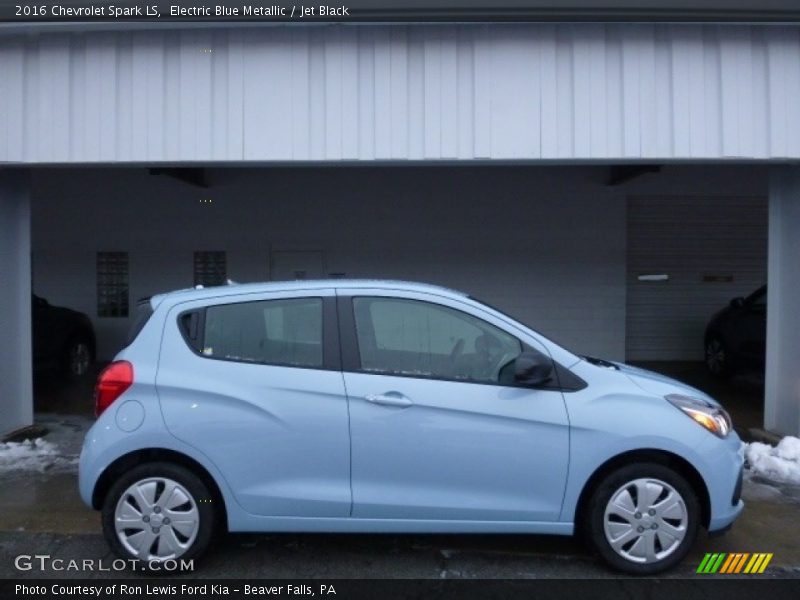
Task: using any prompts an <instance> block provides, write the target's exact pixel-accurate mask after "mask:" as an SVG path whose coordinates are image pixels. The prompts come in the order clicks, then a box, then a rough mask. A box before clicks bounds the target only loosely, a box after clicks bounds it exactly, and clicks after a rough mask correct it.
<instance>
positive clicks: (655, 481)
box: [587, 463, 700, 575]
mask: <svg viewBox="0 0 800 600" xmlns="http://www.w3.org/2000/svg"><path fill="white" fill-rule="evenodd" d="M587 517H588V518H587V529H588V532H587V533H588V537H589V540H590V541H591V543H592V545H593V546H594V548H595V549H596V550H597V552H598V553H599V554H600V556H601V557H602V558H603V559H604V560H605V561H606V562H607V563H608V564H610V565H611V566H612V567H614V568H616V569H619V570H620V571H625V572H627V573H633V574H637V575H649V574H652V573H658V572H660V571H663V570H665V569H668V568H670V567H672V566H674V565H676V564H677V563H678V562H680V561H681V559H683V557H684V556H686V553H687V552H689V549H690V548H691V546H692V544H693V543H694V540H695V539H696V537H697V531H698V526H699V521H700V505H699V502H698V500H697V497H696V495H695V493H694V491H693V490H692V487H691V486H690V485H689V483H688V482H687V481H686V479H684V477H683V476H681V475H680V474H679V473H677V472H675V471H674V470H672V469H670V468H668V467H666V466H664V465H660V464H657V463H635V464H631V465H627V466H625V467H622V468H620V469H619V470H617V471H615V472H613V473H612V474H611V475H610V476H609V477H607V478H606V479H605V481H603V482H602V483H601V484H600V485H599V486H598V487H597V488H596V489H595V490H594V492H593V494H592V496H591V500H590V502H589V506H588V515H587Z"/></svg>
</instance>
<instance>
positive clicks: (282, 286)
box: [151, 279, 466, 305]
mask: <svg viewBox="0 0 800 600" xmlns="http://www.w3.org/2000/svg"><path fill="white" fill-rule="evenodd" d="M331 288H336V289H358V288H377V289H387V290H398V291H406V292H434V293H437V294H439V295H447V296H456V297H461V298H463V297H464V296H466V294H465V293H463V292H459V291H457V290H453V289H449V288H446V287H442V286H439V285H433V284H430V283H418V282H412V281H394V280H388V279H313V280H311V279H303V280H298V281H265V282H260V283H231V284H229V285H221V286H212V287H196V288H188V289H182V290H175V291H171V292H166V293H163V294H158V295H155V296H153V297H152V298H151V302H152V303H153V305H158V304H160V303H161V301H162V300H166V299H169V300H171V301H179V302H186V301H191V300H202V299H203V298H219V297H224V296H236V295H239V294H256V293H259V292H293V291H300V290H319V289H331Z"/></svg>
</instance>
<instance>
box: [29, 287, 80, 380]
mask: <svg viewBox="0 0 800 600" xmlns="http://www.w3.org/2000/svg"><path fill="white" fill-rule="evenodd" d="M32 319H33V366H34V370H35V371H36V372H42V371H46V372H57V373H59V374H61V375H63V376H65V377H67V378H69V379H79V378H81V377H83V376H85V375H86V374H88V373H89V370H90V368H91V366H92V363H93V362H94V358H95V337H94V329H93V328H92V322H91V321H90V320H89V317H87V316H86V315H85V314H83V313H80V312H78V311H76V310H72V309H70V308H64V307H63V306H53V305H51V304H50V303H49V302H48V301H47V300H45V299H44V298H40V297H39V296H36V295H34V296H33V307H32Z"/></svg>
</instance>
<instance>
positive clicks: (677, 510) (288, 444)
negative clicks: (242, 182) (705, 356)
mask: <svg viewBox="0 0 800 600" xmlns="http://www.w3.org/2000/svg"><path fill="white" fill-rule="evenodd" d="M140 312H141V314H140V318H139V320H138V322H137V326H136V327H135V329H134V333H133V340H132V341H131V342H130V344H129V345H128V347H127V348H125V349H124V350H123V351H122V352H121V353H120V354H119V355H118V356H117V357H116V360H115V361H114V362H113V363H112V364H111V365H110V366H109V367H108V368H107V369H106V370H105V371H104V372H103V373H102V374H101V375H100V378H99V380H98V383H97V389H96V404H97V413H98V420H97V423H95V425H94V426H93V427H92V429H91V430H90V431H89V433H88V434H87V436H86V440H85V443H84V447H83V451H82V453H81V459H80V491H81V496H82V497H83V500H84V501H85V502H86V503H87V504H88V505H90V506H92V507H94V508H95V509H99V510H101V511H102V522H103V529H104V532H105V537H106V539H107V540H108V543H109V544H110V545H111V547H112V548H113V550H114V551H115V552H116V553H117V554H119V555H120V556H122V557H124V558H138V559H141V560H143V561H145V562H147V563H150V562H151V561H164V560H167V559H170V558H184V559H189V558H192V557H196V556H198V555H199V554H200V553H201V552H202V551H203V550H204V549H205V548H206V547H207V546H208V544H209V541H210V539H211V535H212V532H213V531H214V530H215V529H217V528H227V529H228V530H229V531H253V532H275V531H297V532H300V531H303V532H430V533H434V532H463V533H468V532H469V533H475V532H502V533H546V534H560V535H570V534H572V533H574V532H576V531H582V532H583V533H585V534H586V537H587V538H588V539H589V540H590V542H591V544H592V545H593V546H594V548H595V549H596V550H597V552H598V553H599V554H600V555H601V556H602V557H603V558H604V559H605V560H606V561H607V562H608V563H609V564H610V565H612V566H613V567H616V568H618V569H622V570H624V571H629V572H633V573H654V572H657V571H659V570H662V569H665V568H668V567H670V566H671V565H674V564H675V563H677V562H678V561H680V560H681V558H682V557H683V556H684V555H685V554H686V553H687V551H688V550H689V547H690V546H691V544H692V542H693V541H694V539H695V537H696V535H697V531H698V528H699V527H701V526H702V527H705V528H706V529H708V530H709V531H711V532H714V531H720V530H724V529H725V528H727V527H728V526H729V525H730V524H731V523H732V522H733V521H734V519H736V517H737V516H738V515H739V513H740V512H741V510H742V507H743V503H742V501H741V500H740V499H739V490H740V487H741V472H742V463H743V458H742V452H741V450H740V446H741V444H740V442H739V438H738V437H737V435H736V433H735V432H733V431H732V430H731V423H730V419H729V417H728V415H727V413H726V412H725V411H724V410H723V409H722V408H721V407H720V406H719V405H718V404H717V403H716V402H715V401H714V400H712V399H711V398H709V397H708V396H707V395H706V394H704V393H703V392H701V391H699V390H696V389H693V388H690V387H688V386H686V385H683V384H681V383H679V382H677V381H674V380H671V379H667V378H665V377H662V376H660V375H656V374H654V373H651V372H648V371H644V370H640V369H635V368H631V367H628V366H625V365H622V364H617V363H610V362H606V361H601V360H597V359H588V358H582V357H579V356H576V355H574V354H572V353H571V352H569V351H567V350H565V349H564V348H562V347H560V346H558V345H557V344H555V343H553V342H552V341H550V340H549V339H547V338H546V337H544V336H542V335H540V334H538V333H536V332H535V331H533V330H531V329H529V328H528V327H526V326H524V325H522V324H520V323H518V322H516V321H514V320H512V319H511V318H509V317H508V316H506V315H504V314H502V313H500V312H498V311H496V310H494V309H492V308H490V307H488V306H486V305H484V304H481V303H479V302H477V301H475V300H473V299H471V298H469V297H468V296H466V295H463V294H460V293H458V292H454V291H451V290H447V289H443V288H439V287H434V286H428V285H419V284H409V283H396V282H384V281H372V282H370V281H345V280H333V281H321V282H308V281H303V282H293V283H269V284H248V285H234V286H227V287H217V288H210V289H205V290H186V291H178V292H173V293H169V294H165V295H160V296H156V297H153V298H152V299H150V300H149V301H147V302H145V303H144V304H142V305H141V306H140Z"/></svg>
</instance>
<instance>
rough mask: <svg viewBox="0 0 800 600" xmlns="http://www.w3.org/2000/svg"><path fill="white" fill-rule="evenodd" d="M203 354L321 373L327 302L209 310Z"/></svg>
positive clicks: (243, 305)
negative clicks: (323, 321) (324, 314)
mask: <svg viewBox="0 0 800 600" xmlns="http://www.w3.org/2000/svg"><path fill="white" fill-rule="evenodd" d="M200 352H201V353H202V354H203V355H204V356H207V357H210V358H219V359H223V360H234V361H238V362H252V363H261V364H273V365H287V366H294V367H311V368H322V364H323V363H322V361H323V354H322V299H321V298H291V299H286V300H265V301H260V302H242V303H237V304H223V305H218V306H209V307H208V308H207V309H206V311H205V327H204V328H203V343H202V344H201V346H200Z"/></svg>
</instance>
